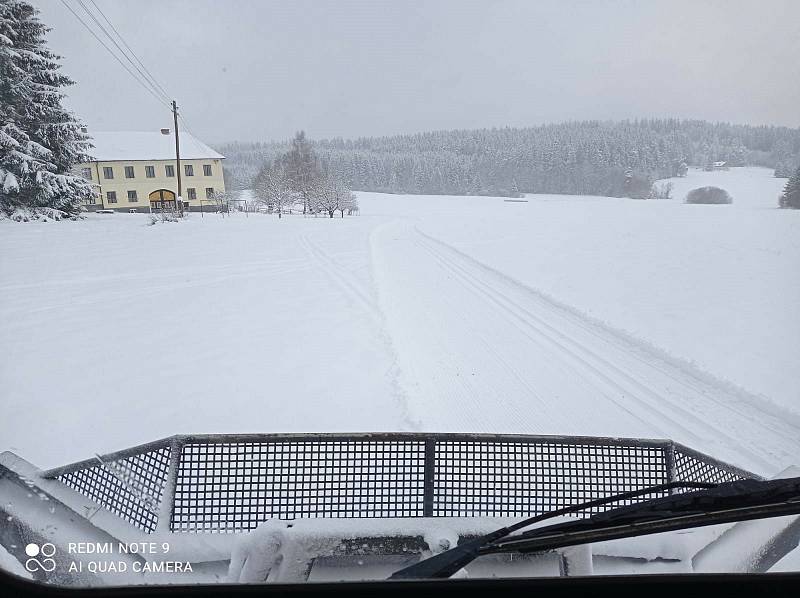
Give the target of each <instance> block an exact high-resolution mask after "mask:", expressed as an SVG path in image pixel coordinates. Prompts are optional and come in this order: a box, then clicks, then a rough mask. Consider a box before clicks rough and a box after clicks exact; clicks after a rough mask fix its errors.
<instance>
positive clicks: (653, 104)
mask: <svg viewBox="0 0 800 598" xmlns="http://www.w3.org/2000/svg"><path fill="white" fill-rule="evenodd" d="M32 1H33V2H34V4H36V5H37V6H39V8H40V9H41V11H42V14H41V18H42V20H43V21H44V22H45V23H47V24H48V25H49V26H51V27H52V28H53V31H52V32H51V33H50V37H49V39H50V45H51V47H52V48H53V49H54V50H55V51H56V52H58V53H60V54H61V55H62V56H63V57H64V69H65V72H66V73H67V74H69V75H70V76H71V77H72V78H73V79H75V80H76V82H77V84H76V85H75V86H74V87H72V88H71V89H70V91H69V105H70V106H71V108H72V109H74V110H75V111H76V112H77V113H78V115H79V116H80V117H81V118H82V119H83V120H84V121H86V122H87V123H88V124H89V125H90V127H92V128H94V129H95V130H115V129H118V130H148V129H149V130H154V129H157V128H159V127H161V126H168V125H170V115H169V113H168V111H167V109H166V107H164V106H162V105H160V104H158V103H157V102H156V100H155V99H154V98H153V97H152V96H150V95H149V94H148V93H147V92H146V91H145V90H144V89H142V88H141V87H140V86H139V85H138V84H137V83H136V82H135V81H133V80H132V78H131V76H130V75H128V74H127V73H126V72H125V71H124V70H123V69H122V67H120V66H119V64H118V63H116V62H115V61H114V59H113V58H112V57H111V56H109V55H108V53H107V52H106V51H105V50H104V49H103V48H102V47H101V46H100V44H99V43H98V42H97V40H95V39H94V38H93V37H92V36H91V35H90V34H89V33H88V32H87V31H86V30H85V29H84V28H83V26H82V25H81V24H80V23H79V22H78V21H77V20H76V19H75V17H74V16H73V15H72V14H70V13H69V11H68V10H67V9H66V8H65V7H64V5H63V4H62V3H61V1H60V0H32ZM66 2H67V3H69V5H70V6H71V7H72V8H73V9H74V10H75V11H76V12H77V13H78V14H79V15H80V16H81V17H83V18H84V20H85V21H87V22H89V23H91V21H89V18H88V17H87V16H86V15H85V13H83V12H82V8H81V7H80V4H79V0H66ZM83 2H84V4H86V5H87V6H89V7H90V8H91V7H92V5H91V2H90V0H83ZM95 2H96V4H97V5H98V6H99V7H100V8H101V9H102V10H103V11H104V12H105V13H106V15H107V16H108V17H109V18H110V19H111V21H112V22H113V23H114V25H115V26H116V28H117V29H118V30H119V32H120V33H121V34H122V35H123V37H124V38H125V39H126V40H127V42H128V43H129V44H130V45H131V47H132V48H133V49H134V50H135V51H136V53H137V54H138V56H139V58H140V59H141V60H142V61H143V62H144V64H145V65H146V66H147V67H148V68H149V69H150V71H151V72H152V73H153V74H154V75H155V77H156V78H157V79H158V80H159V81H160V82H161V84H162V85H163V86H164V87H165V88H166V89H167V91H169V93H170V94H171V95H174V96H175V97H176V99H177V100H178V103H179V105H180V106H181V107H182V111H183V114H184V116H185V118H186V119H187V122H188V124H189V126H190V129H191V130H192V132H194V133H195V134H197V135H198V136H200V137H201V138H203V139H204V140H206V141H208V142H220V141H227V140H234V139H241V140H266V139H282V138H286V137H289V136H290V135H292V134H293V132H294V131H295V130H297V129H301V128H302V129H305V130H306V131H307V132H308V134H309V135H310V136H312V137H315V138H321V137H332V136H343V137H357V136H367V135H383V134H391V133H404V132H417V131H426V130H434V129H451V128H477V127H491V126H504V125H510V126H526V125H535V124H540V123H543V122H555V121H562V120H569V119H621V118H637V117H648V116H676V117H689V118H703V119H708V120H725V121H732V122H740V123H755V124H782V125H788V126H792V127H797V126H800V60H798V57H800V1H798V0H771V1H765V0H759V1H733V0H725V1H716V2H712V1H698V0H695V1H691V2H684V1H675V0H670V1H656V0H652V1H646V0H643V1H635V2H634V1H622V0H618V1H605V2H602V1H592V2H582V1H577V0H572V1H570V0H561V1H554V2H550V1H534V0H525V1H511V0H508V1H505V0H496V1H492V0H482V1H467V0H456V1H445V0H436V1H435V0H429V1H427V2H421V1H406V0H362V1H349V0H339V1H336V2H332V1H331V2H326V1H322V0H317V1H308V0H303V1H300V0H292V1H285V2H271V1H270V2H268V1H265V0H261V1H256V0H226V1H224V2H222V1H220V0H136V1H133V0H126V1H122V0H95ZM101 35H102V34H101ZM106 41H107V40H106ZM107 43H108V44H109V45H110V42H108V41H107ZM112 47H113V46H112Z"/></svg>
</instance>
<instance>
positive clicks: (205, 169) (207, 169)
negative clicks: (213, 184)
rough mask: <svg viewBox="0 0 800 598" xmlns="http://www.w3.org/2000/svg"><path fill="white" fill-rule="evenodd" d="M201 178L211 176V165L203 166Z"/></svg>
mask: <svg viewBox="0 0 800 598" xmlns="http://www.w3.org/2000/svg"><path fill="white" fill-rule="evenodd" d="M203 176H211V164H203Z"/></svg>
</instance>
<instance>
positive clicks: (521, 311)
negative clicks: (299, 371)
mask: <svg viewBox="0 0 800 598" xmlns="http://www.w3.org/2000/svg"><path fill="white" fill-rule="evenodd" d="M372 251H373V261H374V264H375V276H376V279H377V286H378V291H379V296H380V304H381V308H382V310H383V311H384V313H385V320H386V324H387V326H388V327H389V331H390V336H391V338H392V342H393V344H394V347H395V350H396V351H397V353H398V364H399V368H400V381H401V387H402V388H403V389H404V391H405V396H406V400H407V401H408V404H409V405H408V407H409V410H410V412H411V414H412V416H413V415H423V414H424V418H420V419H423V421H424V428H425V429H427V430H432V431H433V430H439V431H471V432H510V433H529V434H571V435H605V436H633V437H645V438H672V439H674V440H676V441H678V442H682V443H685V444H687V445H689V446H691V447H693V448H697V449H698V450H702V451H706V452H708V453H710V454H712V455H715V456H717V457H719V458H728V459H731V460H732V461H734V462H735V463H737V464H739V465H741V466H743V467H749V468H752V469H753V470H756V471H761V472H764V471H766V472H772V471H776V470H777V469H779V468H780V467H781V466H782V465H788V464H790V463H792V462H794V461H796V460H797V455H800V421H798V418H797V417H796V416H794V415H793V414H790V413H787V412H784V411H783V410H781V409H779V408H778V407H776V406H773V405H771V404H769V403H768V402H766V401H764V400H763V399H760V398H759V397H756V396H753V395H750V394H747V393H745V392H744V391H741V390H740V389H737V388H735V387H733V386H732V385H730V384H727V383H725V382H722V381H719V380H715V379H714V378H712V377H711V376H709V375H708V374H705V373H704V372H701V371H698V370H695V369H694V368H693V367H692V366H690V365H689V364H684V363H681V362H680V361H678V360H675V359H671V358H670V357H669V356H667V355H665V354H663V353H662V352H660V351H658V350H657V349H654V348H652V347H648V346H647V345H646V344H644V343H641V342H638V341H636V340H635V339H632V338H630V337H628V336H627V335H624V334H622V333H619V332H616V331H614V330H612V329H610V328H608V327H607V326H604V325H602V324H601V323H599V322H594V321H592V320H590V319H589V318H587V317H586V316H584V315H582V314H580V313H578V312H577V311H575V310H573V309H570V308H569V307H567V306H563V305H560V304H559V303H557V302H556V301H554V300H552V299H550V298H548V297H547V296H545V295H543V294H541V293H539V292H537V291H536V290H534V289H531V288H529V287H526V286H524V285H522V284H520V283H518V282H516V281H514V280H513V279H511V278H509V277H507V276H505V275H504V274H502V273H500V272H498V271H495V270H493V269H491V268H489V267H487V266H484V265H482V264H481V263H479V262H477V261H475V260H474V259H472V258H470V257H469V256H467V255H465V254H464V253H461V252H460V251H458V250H456V249H454V248H453V247H451V246H449V245H447V244H445V243H443V242H441V241H439V240H437V239H435V238H433V237H430V236H428V235H426V234H425V233H424V232H421V231H420V230H418V229H417V228H416V226H414V224H412V223H407V222H399V223H392V224H387V225H385V226H383V227H381V228H378V229H376V231H375V232H374V233H373V235H372Z"/></svg>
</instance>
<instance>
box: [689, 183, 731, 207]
mask: <svg viewBox="0 0 800 598" xmlns="http://www.w3.org/2000/svg"><path fill="white" fill-rule="evenodd" d="M684 203H692V204H699V203H703V204H725V203H733V198H731V196H730V195H729V194H728V192H727V191H725V189H720V188H719V187H700V188H698V189H692V190H691V191H689V193H688V194H687V195H686V200H685V202H684Z"/></svg>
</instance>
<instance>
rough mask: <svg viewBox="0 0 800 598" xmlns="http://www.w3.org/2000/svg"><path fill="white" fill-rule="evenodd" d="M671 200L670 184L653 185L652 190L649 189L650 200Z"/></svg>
mask: <svg viewBox="0 0 800 598" xmlns="http://www.w3.org/2000/svg"><path fill="white" fill-rule="evenodd" d="M671 198H672V183H663V184H661V185H653V188H652V189H650V199H671Z"/></svg>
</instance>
